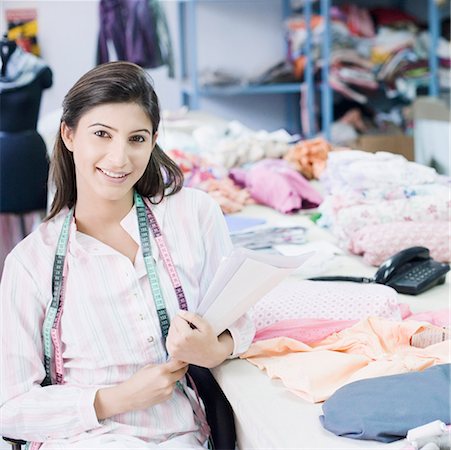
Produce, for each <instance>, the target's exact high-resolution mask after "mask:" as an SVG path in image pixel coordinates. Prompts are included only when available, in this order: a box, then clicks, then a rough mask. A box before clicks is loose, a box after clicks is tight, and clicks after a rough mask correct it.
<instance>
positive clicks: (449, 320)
mask: <svg viewBox="0 0 451 450" xmlns="http://www.w3.org/2000/svg"><path fill="white" fill-rule="evenodd" d="M406 320H416V321H419V322H428V323H431V324H432V325H436V326H438V327H447V326H450V325H451V309H449V308H447V309H446V308H445V309H440V310H438V311H426V312H421V313H416V314H411V315H409V316H407V317H406Z"/></svg>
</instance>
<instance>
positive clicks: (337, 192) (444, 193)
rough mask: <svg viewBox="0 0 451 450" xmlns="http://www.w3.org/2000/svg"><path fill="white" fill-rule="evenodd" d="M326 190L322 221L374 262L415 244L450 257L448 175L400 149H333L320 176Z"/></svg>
mask: <svg viewBox="0 0 451 450" xmlns="http://www.w3.org/2000/svg"><path fill="white" fill-rule="evenodd" d="M321 181H322V183H323V184H324V186H325V189H326V191H327V192H328V195H327V196H326V197H325V199H324V201H323V203H322V204H321V206H320V211H321V214H322V216H321V218H320V219H319V221H318V224H319V225H321V226H324V227H329V228H330V229H331V231H332V233H333V234H334V235H335V236H336V237H337V238H338V241H339V244H340V245H341V246H342V247H343V248H347V249H348V250H350V251H351V252H352V253H356V254H362V255H363V257H364V259H365V260H366V261H367V262H368V263H369V264H372V265H379V264H381V263H382V262H383V261H384V260H385V259H387V258H388V257H390V256H391V255H393V254H395V253H397V252H398V251H400V250H403V249H405V248H408V247H412V246H416V245H419V246H424V247H427V248H429V250H430V253H431V256H432V257H433V258H434V259H436V260H438V261H442V262H448V261H450V248H449V242H450V239H451V231H450V220H451V216H450V212H451V201H450V186H451V184H450V183H451V182H450V178H449V177H445V176H441V175H438V174H437V172H436V171H435V170H434V169H433V168H430V167H426V166H422V165H420V164H417V163H414V162H409V161H407V160H406V159H405V158H404V157H403V156H401V155H395V154H392V153H387V152H377V153H375V154H373V153H368V152H363V151H359V150H343V151H335V152H331V153H330V154H329V159H328V163H327V168H326V170H325V172H324V173H323V175H322V177H321Z"/></svg>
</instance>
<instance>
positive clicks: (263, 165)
mask: <svg viewBox="0 0 451 450" xmlns="http://www.w3.org/2000/svg"><path fill="white" fill-rule="evenodd" d="M229 176H230V178H232V180H234V181H235V182H236V183H237V184H238V185H242V186H244V187H245V188H246V189H247V190H248V191H249V193H250V194H251V197H252V198H253V199H254V200H255V201H256V202H258V203H261V204H264V205H268V206H271V207H272V208H274V209H276V210H277V211H280V212H282V213H284V214H287V213H292V212H295V211H298V210H300V209H301V208H306V209H308V208H315V207H317V206H318V205H319V204H320V203H321V202H322V196H321V195H320V194H319V192H317V191H316V190H315V189H314V188H313V187H312V186H311V185H310V184H309V182H308V181H307V180H306V179H305V178H304V177H303V176H302V175H301V174H300V173H298V172H297V171H296V170H294V169H292V168H291V167H290V165H289V164H288V162H286V161H283V160H278V159H264V160H262V161H259V162H258V163H255V164H254V165H252V167H251V168H250V169H248V170H245V169H241V168H235V169H232V170H231V171H230V175H229Z"/></svg>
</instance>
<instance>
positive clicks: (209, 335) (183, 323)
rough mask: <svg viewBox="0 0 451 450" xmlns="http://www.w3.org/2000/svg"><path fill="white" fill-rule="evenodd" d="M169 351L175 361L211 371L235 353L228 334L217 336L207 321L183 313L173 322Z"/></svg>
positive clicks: (170, 330)
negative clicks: (210, 369) (181, 361)
mask: <svg viewBox="0 0 451 450" xmlns="http://www.w3.org/2000/svg"><path fill="white" fill-rule="evenodd" d="M166 349H167V351H168V353H169V355H171V356H172V357H173V358H175V359H179V360H183V361H186V362H188V363H189V364H195V365H196V366H201V367H207V368H212V367H216V366H217V365H219V364H221V363H222V362H223V361H224V360H225V359H226V358H227V356H229V355H231V354H232V352H233V339H232V336H231V335H230V333H229V332H228V331H225V332H224V333H222V334H221V335H220V336H219V337H216V335H215V333H214V331H213V328H212V327H211V326H210V324H209V323H208V322H207V321H206V320H204V319H203V318H202V317H200V316H198V315H197V314H194V313H192V312H189V311H183V310H182V311H180V312H179V314H178V315H177V316H175V317H174V318H173V319H172V320H171V326H170V328H169V334H168V337H167V339H166Z"/></svg>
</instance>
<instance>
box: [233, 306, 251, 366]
mask: <svg viewBox="0 0 451 450" xmlns="http://www.w3.org/2000/svg"><path fill="white" fill-rule="evenodd" d="M228 330H229V332H230V334H231V336H232V339H233V353H232V354H231V355H230V356H228V358H227V359H234V358H237V357H238V356H240V355H241V354H242V353H244V352H245V351H246V350H247V349H248V348H249V346H250V345H251V343H252V340H253V339H254V336H255V326H254V323H253V321H252V320H251V318H250V317H249V316H248V315H247V314H246V315H244V316H242V317H240V318H239V319H238V320H236V321H235V322H234V323H233V324H232V325H230V326H229V328H228Z"/></svg>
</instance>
